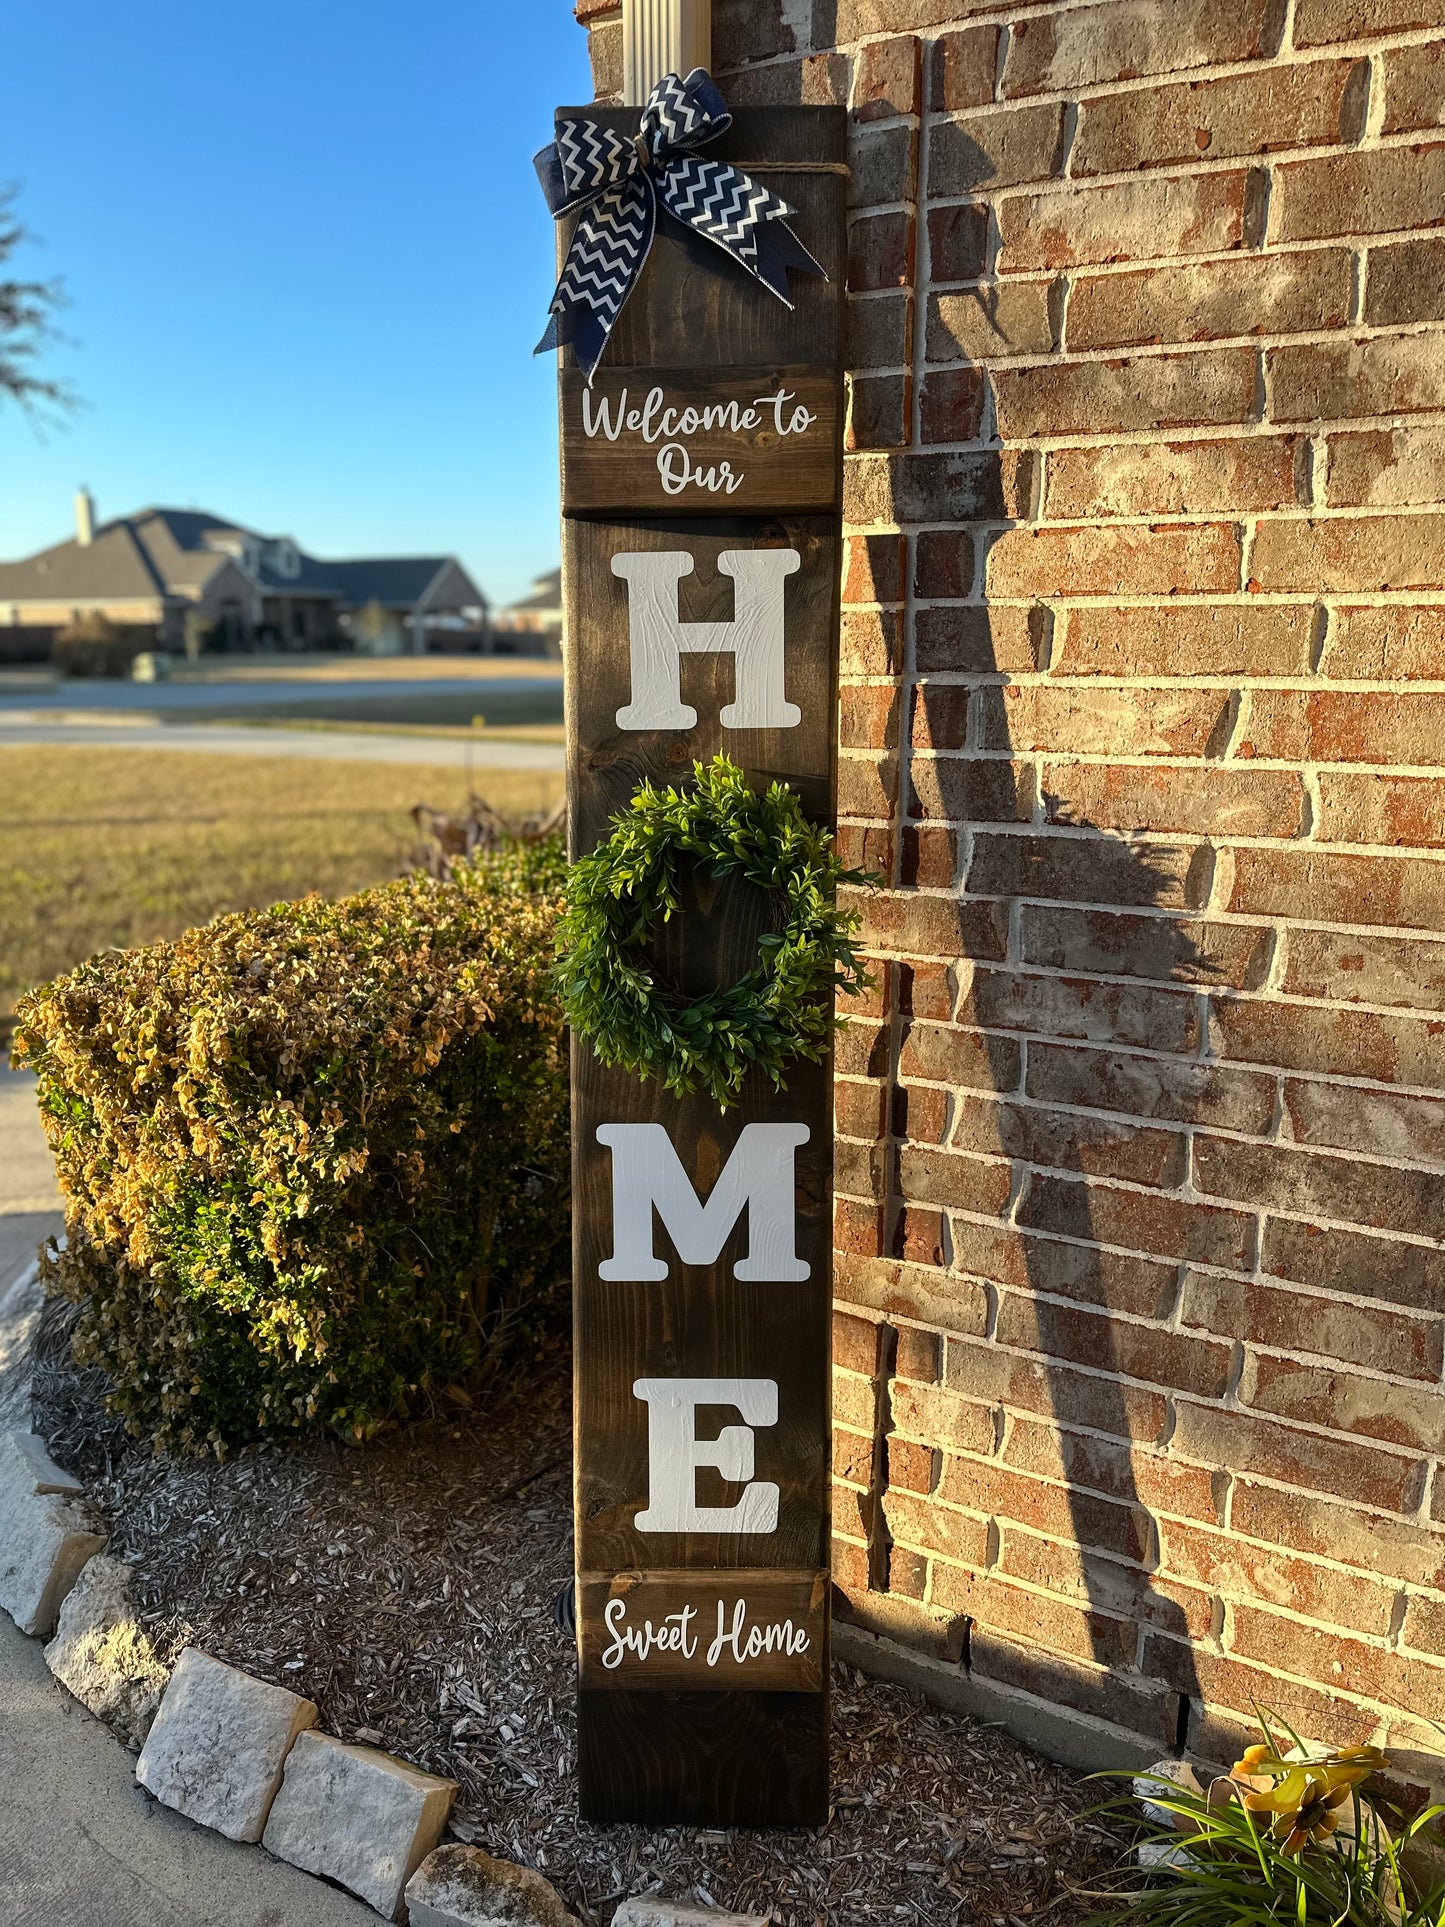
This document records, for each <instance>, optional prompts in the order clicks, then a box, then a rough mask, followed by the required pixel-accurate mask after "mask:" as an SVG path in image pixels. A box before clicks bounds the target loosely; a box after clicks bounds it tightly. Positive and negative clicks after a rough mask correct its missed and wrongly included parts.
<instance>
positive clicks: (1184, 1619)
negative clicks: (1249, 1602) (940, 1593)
mask: <svg viewBox="0 0 1445 1927" xmlns="http://www.w3.org/2000/svg"><path fill="white" fill-rule="evenodd" d="M997 1570H998V1571H999V1572H1002V1573H1006V1574H1007V1575H1008V1576H1009V1577H1010V1578H1015V1579H1022V1580H1023V1581H1025V1582H1026V1583H1027V1584H1032V1585H1035V1586H1045V1587H1047V1588H1048V1589H1049V1590H1050V1591H1052V1592H1057V1593H1063V1594H1065V1595H1066V1596H1069V1597H1072V1598H1075V1599H1078V1600H1082V1601H1084V1602H1085V1603H1086V1604H1088V1605H1090V1606H1092V1607H1095V1608H1097V1609H1098V1610H1100V1611H1104V1612H1108V1613H1111V1614H1115V1615H1117V1616H1118V1617H1119V1618H1121V1619H1130V1620H1132V1621H1134V1622H1135V1623H1136V1624H1139V1625H1145V1626H1159V1627H1161V1628H1163V1629H1164V1630H1167V1631H1172V1632H1175V1633H1178V1634H1180V1635H1182V1636H1183V1637H1185V1638H1192V1639H1205V1638H1207V1637H1208V1636H1209V1634H1210V1633H1211V1631H1212V1630H1213V1610H1212V1604H1213V1602H1212V1601H1211V1599H1210V1597H1209V1594H1208V1593H1207V1592H1202V1591H1200V1590H1199V1589H1198V1588H1196V1587H1193V1586H1181V1585H1179V1584H1177V1583H1175V1582H1172V1581H1170V1580H1160V1579H1159V1578H1157V1577H1156V1576H1154V1575H1153V1574H1151V1573H1146V1572H1141V1571H1140V1570H1139V1568H1138V1567H1137V1566H1126V1565H1121V1564H1120V1563H1119V1561H1118V1560H1115V1559H1100V1558H1098V1557H1096V1556H1093V1555H1091V1554H1088V1553H1081V1552H1080V1551H1079V1550H1078V1548H1077V1547H1075V1546H1070V1545H1062V1544H1060V1543H1059V1541H1058V1540H1056V1539H1046V1538H1042V1537H1040V1536H1039V1535H1038V1534H1036V1533H1032V1532H1014V1531H1005V1533H1004V1534H1003V1540H1002V1545H1001V1549H1000V1554H999V1563H998V1567H997Z"/></svg>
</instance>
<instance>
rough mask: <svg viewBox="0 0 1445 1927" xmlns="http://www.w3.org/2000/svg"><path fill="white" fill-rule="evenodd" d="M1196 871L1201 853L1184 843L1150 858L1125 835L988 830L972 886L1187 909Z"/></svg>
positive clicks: (979, 839)
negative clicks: (1125, 839) (1006, 833)
mask: <svg viewBox="0 0 1445 1927" xmlns="http://www.w3.org/2000/svg"><path fill="white" fill-rule="evenodd" d="M1194 869H1195V860H1194V852H1192V851H1191V850H1189V849H1188V848H1187V847H1183V846H1180V847H1172V848H1171V847H1170V846H1169V845H1167V844H1154V845H1151V846H1150V848H1149V850H1148V852H1147V855H1144V854H1138V853H1136V852H1135V851H1134V850H1132V849H1131V848H1130V846H1129V845H1128V844H1127V843H1124V842H1123V841H1121V840H1120V839H1118V838H1113V837H1105V836H1101V835H1095V834H1092V833H1086V834H1083V835H1079V834H1069V833H1064V832H1059V831H1055V832H1053V833H1052V834H1049V835H1043V836H1024V835H1015V836H1007V837H1005V836H996V835H993V834H989V833H984V834H980V835H978V836H976V837H975V838H974V840H973V857H972V860H971V861H970V863H969V866H968V877H967V887H968V889H969V891H970V892H971V893H973V894H976V895H980V896H1000V897H1020V896H1023V897H1045V898H1047V897H1056V898H1059V899H1061V900H1063V901H1065V902H1068V901H1069V900H1070V899H1073V898H1078V897H1085V898H1088V899H1090V900H1091V901H1093V902H1095V903H1123V904H1151V905H1154V906H1157V907H1160V908H1186V907H1190V906H1192V905H1193V904H1194V903H1195V902H1196V901H1197V893H1196V891H1195V889H1194V877H1193V872H1194ZM1180 948H1181V946H1179V945H1177V944H1176V950H1178V949H1180Z"/></svg>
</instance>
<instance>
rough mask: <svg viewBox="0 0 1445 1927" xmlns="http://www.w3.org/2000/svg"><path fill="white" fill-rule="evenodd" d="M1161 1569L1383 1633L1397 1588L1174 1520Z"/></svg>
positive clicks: (1168, 1523)
mask: <svg viewBox="0 0 1445 1927" xmlns="http://www.w3.org/2000/svg"><path fill="white" fill-rule="evenodd" d="M1159 1538H1160V1558H1159V1570H1160V1572H1161V1573H1165V1574H1168V1575H1170V1576H1171V1577H1174V1578H1177V1579H1182V1580H1184V1581H1186V1582H1187V1583H1189V1584H1191V1585H1194V1586H1199V1587H1204V1588H1207V1589H1208V1590H1209V1591H1210V1592H1219V1593H1222V1594H1223V1595H1224V1596H1225V1597H1226V1598H1230V1599H1254V1600H1258V1601H1260V1602H1261V1604H1263V1605H1267V1606H1278V1607H1280V1608H1282V1609H1283V1610H1285V1611H1287V1612H1294V1613H1298V1614H1300V1615H1301V1616H1302V1617H1304V1618H1305V1619H1320V1620H1326V1621H1328V1623H1329V1624H1330V1625H1332V1626H1345V1627H1348V1628H1350V1629H1351V1630H1352V1631H1354V1632H1359V1633H1374V1634H1376V1635H1378V1636H1380V1637H1383V1636H1384V1635H1385V1634H1386V1633H1388V1632H1389V1630H1390V1623H1391V1618H1392V1615H1393V1612H1394V1604H1395V1589H1394V1588H1393V1587H1391V1586H1382V1585H1377V1584H1376V1583H1375V1582H1374V1581H1373V1580H1370V1579H1367V1578H1364V1577H1363V1576H1361V1575H1358V1574H1355V1573H1344V1572H1333V1571H1331V1570H1330V1569H1329V1567H1327V1566H1317V1565H1313V1564H1312V1563H1311V1562H1310V1561H1309V1560H1307V1559H1295V1558H1291V1557H1290V1556H1289V1555H1288V1553H1286V1552H1284V1551H1283V1550H1282V1549H1281V1547H1280V1545H1279V1544H1277V1543H1272V1544H1270V1545H1268V1546H1254V1545H1250V1544H1248V1543H1247V1542H1245V1541H1242V1540H1240V1539H1239V1538H1237V1537H1236V1536H1234V1535H1233V1534H1232V1533H1231V1534H1226V1533H1223V1532H1211V1531H1210V1530H1209V1529H1208V1527H1205V1526H1197V1525H1184V1524H1181V1523H1179V1522H1178V1521H1176V1520H1173V1519H1168V1520H1165V1521H1163V1522H1162V1523H1161V1525H1160V1528H1159Z"/></svg>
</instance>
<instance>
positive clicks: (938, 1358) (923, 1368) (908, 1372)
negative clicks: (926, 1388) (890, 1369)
mask: <svg viewBox="0 0 1445 1927" xmlns="http://www.w3.org/2000/svg"><path fill="white" fill-rule="evenodd" d="M894 1368H895V1370H896V1371H897V1373H898V1376H899V1377H900V1378H906V1379H911V1380H914V1381H915V1382H917V1383H919V1384H926V1385H934V1384H937V1383H938V1382H939V1381H940V1380H941V1379H942V1377H943V1339H942V1337H941V1336H940V1334H939V1333H938V1332H930V1331H919V1330H918V1329H917V1328H916V1327H915V1326H913V1325H904V1326H903V1327H902V1328H901V1329H900V1330H899V1333H898V1353H897V1357H896V1359H895V1361H894Z"/></svg>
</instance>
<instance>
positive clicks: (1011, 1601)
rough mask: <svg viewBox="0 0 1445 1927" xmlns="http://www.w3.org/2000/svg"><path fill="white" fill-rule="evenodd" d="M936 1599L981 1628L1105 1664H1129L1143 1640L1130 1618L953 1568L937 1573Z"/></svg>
mask: <svg viewBox="0 0 1445 1927" xmlns="http://www.w3.org/2000/svg"><path fill="white" fill-rule="evenodd" d="M933 1597H934V1599H935V1601H936V1602H937V1603H938V1604H939V1605H941V1606H944V1607H946V1608H947V1609H948V1610H949V1611H950V1612H958V1613H967V1614H968V1616H969V1617H970V1618H971V1619H974V1620H976V1621H977V1623H978V1624H979V1625H981V1626H985V1627H989V1628H992V1629H993V1630H995V1631H999V1632H1006V1633H1011V1634H1013V1635H1014V1636H1015V1637H1017V1638H1020V1639H1026V1640H1028V1641H1029V1643H1030V1644H1037V1645H1040V1646H1044V1647H1050V1648H1052V1649H1053V1650H1055V1651H1060V1652H1065V1653H1074V1654H1077V1655H1078V1656H1079V1657H1080V1658H1082V1659H1095V1660H1098V1661H1099V1663H1100V1664H1101V1665H1105V1666H1127V1665H1129V1663H1130V1662H1131V1661H1132V1659H1133V1657H1134V1652H1135V1648H1136V1646H1137V1644H1138V1634H1137V1633H1136V1632H1135V1631H1134V1628H1133V1627H1132V1626H1131V1625H1130V1624H1129V1623H1128V1622H1127V1621H1126V1620H1123V1619H1114V1618H1109V1617H1106V1616H1105V1615H1104V1614H1103V1613H1096V1612H1088V1611H1081V1610H1080V1609H1079V1608H1078V1607H1077V1606H1074V1605H1071V1604H1069V1603H1067V1602H1066V1601H1064V1600H1060V1599H1055V1598H1053V1597H1051V1596H1050V1595H1049V1594H1048V1593H1042V1592H1028V1591H1026V1590H1025V1589H1024V1588H1023V1587H1022V1586H1006V1585H1001V1584H1000V1583H999V1582H998V1581H997V1580H996V1579H990V1578H986V1577H985V1576H984V1575H982V1574H980V1573H965V1572H960V1571H959V1570H958V1569H957V1568H956V1567H953V1566H941V1567H939V1568H938V1570H937V1571H936V1572H935V1573H934V1578H933Z"/></svg>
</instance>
